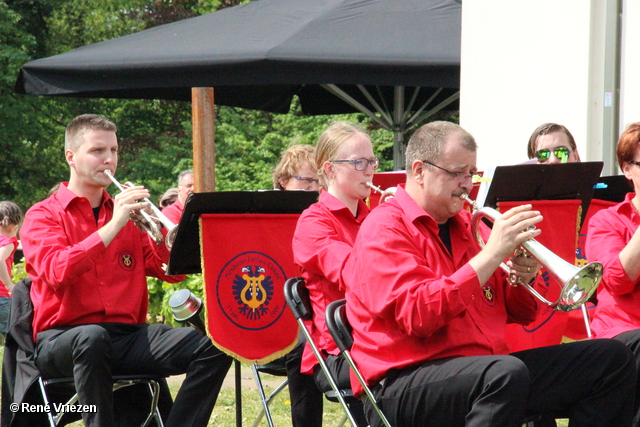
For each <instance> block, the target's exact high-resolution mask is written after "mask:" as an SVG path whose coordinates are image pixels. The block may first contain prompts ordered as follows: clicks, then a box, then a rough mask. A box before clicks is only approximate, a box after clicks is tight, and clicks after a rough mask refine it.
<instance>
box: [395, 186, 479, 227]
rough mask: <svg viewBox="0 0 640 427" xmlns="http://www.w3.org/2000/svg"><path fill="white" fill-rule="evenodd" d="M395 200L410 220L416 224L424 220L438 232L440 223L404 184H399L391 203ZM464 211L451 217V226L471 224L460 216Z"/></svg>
mask: <svg viewBox="0 0 640 427" xmlns="http://www.w3.org/2000/svg"><path fill="white" fill-rule="evenodd" d="M394 201H395V202H396V203H398V205H399V206H400V208H401V209H402V210H403V212H404V213H405V215H406V217H407V219H408V220H409V221H411V222H412V223H414V224H415V223H416V221H418V220H422V221H423V222H424V224H425V225H427V226H429V227H435V228H434V229H435V230H436V231H435V232H436V233H437V230H438V223H437V222H436V220H435V219H434V218H433V217H432V216H431V215H429V214H428V213H427V212H426V211H425V210H424V209H422V208H421V207H420V206H419V205H418V204H417V203H416V201H415V200H413V199H412V198H411V196H409V194H408V193H407V191H406V190H405V189H404V184H402V185H399V186H398V188H397V190H396V195H395V197H394V198H393V200H391V202H389V203H393V202H394ZM462 212H466V211H464V210H463V211H461V212H460V213H458V214H456V215H455V216H453V217H452V218H450V219H449V220H450V221H451V222H450V223H449V225H450V226H451V225H452V224H454V223H462V224H463V225H464V226H465V227H468V226H469V224H468V221H464V219H463V218H462V217H461V216H460V214H461V213H462Z"/></svg>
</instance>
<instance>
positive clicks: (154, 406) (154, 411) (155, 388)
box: [142, 380, 164, 427]
mask: <svg viewBox="0 0 640 427" xmlns="http://www.w3.org/2000/svg"><path fill="white" fill-rule="evenodd" d="M147 385H148V387H149V394H150V395H151V408H150V409H149V415H148V416H147V419H146V420H145V421H144V423H142V427H147V426H148V425H149V423H150V422H151V421H152V420H156V426H157V427H164V423H163V422H162V417H161V416H160V410H159V409H158V400H160V384H158V382H157V381H156V380H149V381H148V382H147Z"/></svg>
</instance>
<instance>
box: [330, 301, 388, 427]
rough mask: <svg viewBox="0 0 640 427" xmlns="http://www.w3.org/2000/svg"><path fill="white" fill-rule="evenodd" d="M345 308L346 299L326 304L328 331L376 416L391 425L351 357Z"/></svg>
mask: <svg viewBox="0 0 640 427" xmlns="http://www.w3.org/2000/svg"><path fill="white" fill-rule="evenodd" d="M345 308H346V300H344V299H341V300H337V301H334V302H332V303H331V304H329V305H328V306H327V312H326V313H325V320H326V322H327V328H329V333H331V336H332V337H333V340H334V341H335V342H336V344H337V345H338V348H339V349H340V353H341V354H342V357H344V358H345V360H346V361H347V363H348V364H349V366H350V367H351V370H352V371H353V373H354V374H355V375H356V377H357V378H358V381H360V384H361V385H362V388H363V389H364V392H365V394H366V395H367V398H368V399H369V401H370V402H371V404H372V405H373V408H374V409H375V410H376V412H377V413H378V416H379V417H380V419H381V420H382V423H383V424H384V425H385V426H386V427H391V424H389V421H387V417H385V416H384V414H383V413H382V411H381V410H380V407H379V406H378V403H377V402H376V398H375V396H374V395H373V393H372V392H371V389H370V388H369V386H368V385H367V383H366V382H365V380H364V378H363V376H362V374H361V373H360V370H359V369H358V367H357V366H356V363H355V361H354V360H353V357H351V347H352V346H353V336H352V331H353V329H352V328H351V325H350V324H349V320H348V319H347V314H346V311H345Z"/></svg>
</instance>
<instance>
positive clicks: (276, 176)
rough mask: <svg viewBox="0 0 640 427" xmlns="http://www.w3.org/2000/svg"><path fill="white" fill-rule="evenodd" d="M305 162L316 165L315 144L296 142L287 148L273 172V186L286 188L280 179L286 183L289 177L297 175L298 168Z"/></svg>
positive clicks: (312, 165)
mask: <svg viewBox="0 0 640 427" xmlns="http://www.w3.org/2000/svg"><path fill="white" fill-rule="evenodd" d="M305 163H309V165H310V166H311V167H316V160H315V148H314V147H313V145H308V144H294V145H292V146H291V147H289V148H287V149H286V150H285V152H284V154H283V155H282V158H281V159H280V163H278V166H276V168H275V169H274V170H273V172H272V175H271V180H272V181H273V188H275V189H278V190H284V187H283V185H282V184H281V183H280V181H283V182H284V183H285V185H286V184H287V182H289V179H290V178H291V177H292V176H293V175H295V173H296V171H297V170H298V168H300V167H301V166H302V165H304V164H305Z"/></svg>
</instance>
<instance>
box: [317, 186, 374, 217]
mask: <svg viewBox="0 0 640 427" xmlns="http://www.w3.org/2000/svg"><path fill="white" fill-rule="evenodd" d="M320 203H322V204H323V205H325V206H326V207H327V209H329V210H330V211H331V212H335V213H337V212H339V211H345V212H346V213H348V214H349V216H351V217H353V214H352V213H351V211H350V210H349V208H348V207H346V206H345V205H344V203H342V202H341V201H340V200H339V199H338V198H337V197H335V196H333V195H331V194H329V192H328V191H325V190H322V191H321V192H320ZM367 215H369V207H368V206H367V204H366V203H365V202H363V201H362V200H358V217H357V218H356V221H357V222H359V223H360V222H362V221H364V219H365V218H366V217H367Z"/></svg>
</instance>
